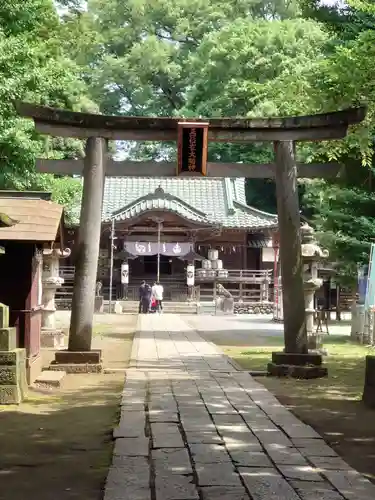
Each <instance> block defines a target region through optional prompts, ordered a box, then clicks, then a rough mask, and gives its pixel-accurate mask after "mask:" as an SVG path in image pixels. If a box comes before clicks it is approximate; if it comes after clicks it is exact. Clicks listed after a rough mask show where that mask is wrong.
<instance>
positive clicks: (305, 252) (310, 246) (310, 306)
mask: <svg viewBox="0 0 375 500" xmlns="http://www.w3.org/2000/svg"><path fill="white" fill-rule="evenodd" d="M301 238H302V245H301V250H302V260H303V286H304V292H305V309H306V329H307V336H308V341H309V348H311V349H317V348H318V347H319V342H318V335H317V333H316V332H314V313H315V308H314V295H315V292H316V290H318V289H319V288H320V287H321V286H322V284H323V280H322V279H320V278H318V262H319V261H321V260H323V259H326V258H327V257H328V256H329V252H328V250H324V249H322V248H321V247H320V246H319V244H318V242H317V240H316V238H315V235H314V229H313V228H312V227H311V226H309V225H308V224H303V225H302V227H301Z"/></svg>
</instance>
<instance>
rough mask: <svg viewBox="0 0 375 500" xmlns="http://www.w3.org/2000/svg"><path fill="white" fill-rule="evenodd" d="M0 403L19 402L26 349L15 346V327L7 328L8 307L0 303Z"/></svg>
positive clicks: (25, 383)
mask: <svg viewBox="0 0 375 500" xmlns="http://www.w3.org/2000/svg"><path fill="white" fill-rule="evenodd" d="M0 312H1V314H0V405H1V404H19V403H21V402H22V400H23V398H24V396H25V394H26V391H27V381H26V349H19V348H17V331H16V328H9V308H8V307H7V306H6V305H4V304H0Z"/></svg>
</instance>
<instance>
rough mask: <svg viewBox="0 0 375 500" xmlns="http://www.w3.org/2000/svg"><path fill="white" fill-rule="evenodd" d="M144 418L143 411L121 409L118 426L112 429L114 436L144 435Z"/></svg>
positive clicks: (135, 436) (130, 436)
mask: <svg viewBox="0 0 375 500" xmlns="http://www.w3.org/2000/svg"><path fill="white" fill-rule="evenodd" d="M145 425H146V419H145V414H144V413H138V412H132V411H122V412H121V414H120V421H119V423H118V426H117V427H116V428H115V430H114V431H113V437H114V438H138V437H145Z"/></svg>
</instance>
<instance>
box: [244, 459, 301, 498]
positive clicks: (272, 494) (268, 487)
mask: <svg viewBox="0 0 375 500" xmlns="http://www.w3.org/2000/svg"><path fill="white" fill-rule="evenodd" d="M239 473H240V475H241V477H242V479H243V481H244V483H245V486H246V488H247V489H248V490H249V492H250V495H251V498H252V500H301V499H300V497H299V496H298V495H297V493H296V492H295V490H294V489H293V488H292V487H291V486H290V484H289V483H288V482H287V481H286V480H285V479H284V478H283V477H282V476H281V475H280V474H278V473H277V472H276V471H275V469H245V468H242V467H240V468H239Z"/></svg>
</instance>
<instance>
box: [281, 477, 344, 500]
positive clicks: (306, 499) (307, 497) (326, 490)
mask: <svg viewBox="0 0 375 500" xmlns="http://www.w3.org/2000/svg"><path fill="white" fill-rule="evenodd" d="M290 484H291V486H292V487H293V488H294V489H295V490H296V492H297V493H298V494H299V496H300V497H301V499H302V500H344V497H343V496H342V495H340V493H339V492H338V491H336V490H335V489H334V488H333V486H332V485H331V484H330V483H328V482H327V481H325V482H322V483H310V482H307V481H290Z"/></svg>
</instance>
